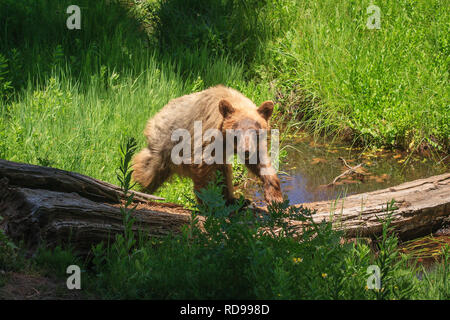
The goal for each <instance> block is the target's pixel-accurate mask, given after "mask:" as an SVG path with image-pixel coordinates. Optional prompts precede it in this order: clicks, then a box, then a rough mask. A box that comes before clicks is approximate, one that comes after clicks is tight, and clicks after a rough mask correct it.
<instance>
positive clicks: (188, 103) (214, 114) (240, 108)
mask: <svg viewBox="0 0 450 320" xmlns="http://www.w3.org/2000/svg"><path fill="white" fill-rule="evenodd" d="M273 108H274V104H273V102H272V101H265V102H263V103H262V104H261V106H260V107H257V106H256V105H255V104H254V103H253V102H252V101H251V100H250V99H249V98H247V97H245V96H244V95H243V94H242V93H240V92H239V91H237V90H235V89H232V88H229V87H225V86H223V85H218V86H215V87H211V88H209V89H206V90H203V91H200V92H196V93H192V94H188V95H184V96H182V97H179V98H175V99H172V100H170V101H169V103H168V104H166V105H165V106H164V107H163V108H162V109H161V110H160V111H159V112H158V113H157V114H156V115H155V116H154V117H152V118H150V119H149V120H148V122H147V125H146V128H145V130H144V135H145V136H146V138H147V147H146V148H144V149H143V150H141V151H140V152H139V153H138V154H137V155H136V156H135V157H134V158H133V163H132V168H133V174H132V177H133V180H134V181H135V182H137V183H139V184H140V185H141V186H142V187H144V189H145V191H147V192H149V193H152V192H154V191H155V190H156V189H158V187H160V186H161V184H162V183H163V182H164V181H166V180H167V179H168V178H169V177H170V176H171V175H172V174H174V173H176V174H178V175H180V176H187V177H189V178H191V179H192V181H193V184H194V190H195V191H197V192H198V191H200V190H201V189H203V188H205V187H206V186H207V184H208V183H209V182H210V181H213V180H215V179H216V174H217V171H219V172H221V173H222V176H223V178H224V179H223V182H224V183H223V184H224V186H223V195H224V197H225V199H226V200H227V202H228V201H230V202H232V201H234V200H235V198H234V194H233V183H232V166H231V164H230V163H228V162H227V161H226V159H225V157H226V156H223V161H216V162H215V163H214V162H213V163H211V161H206V160H207V159H206V158H202V157H200V161H199V160H197V161H195V159H194V161H192V156H190V155H189V153H190V152H189V151H190V150H189V149H185V150H187V152H186V154H187V155H183V156H185V158H184V160H187V161H184V162H181V163H180V162H178V163H175V162H176V161H173V150H174V148H175V147H176V145H177V143H179V141H177V140H176V139H175V140H173V136H172V135H173V134H174V132H175V131H176V130H177V129H184V130H186V131H187V132H188V133H189V136H188V137H187V139H189V138H190V139H191V141H187V142H188V143H189V145H190V148H191V150H192V145H195V143H196V142H195V141H194V140H195V139H194V138H195V134H196V133H195V128H194V127H195V125H196V122H197V123H198V121H200V123H201V134H202V136H203V135H204V134H205V133H206V132H207V131H208V130H209V129H213V130H214V129H215V130H216V132H219V135H216V136H215V137H214V138H215V139H217V143H218V144H219V145H220V144H222V146H223V148H226V147H227V146H226V137H227V130H235V132H241V133H242V132H243V133H244V138H242V139H239V138H238V139H237V140H238V141H237V142H236V141H235V140H236V139H235V138H234V137H233V139H232V141H231V142H230V139H228V140H229V141H228V143H231V145H232V146H231V148H232V152H233V154H238V155H242V154H243V155H244V156H243V157H244V159H243V160H245V165H246V167H247V168H248V170H249V171H250V172H251V173H253V174H254V175H256V176H257V177H259V179H261V181H262V184H263V189H264V198H265V201H266V202H267V203H270V202H272V201H275V202H282V201H283V196H282V193H281V187H280V180H279V178H278V176H277V174H276V172H275V170H274V169H273V168H272V166H271V161H270V157H269V156H268V152H267V144H266V141H265V139H259V143H258V139H257V137H256V139H255V135H245V133H247V132H251V130H254V131H255V132H257V130H269V129H270V126H269V119H270V117H271V115H272V112H273ZM214 138H212V139H211V140H210V141H208V139H206V140H207V141H201V143H202V148H203V149H202V150H204V149H205V148H206V147H207V146H208V145H210V144H211V143H212V141H214V140H215V139H214ZM185 142H186V141H185ZM183 153H184V152H183ZM194 153H195V152H194ZM213 153H214V152H213ZM213 153H212V154H213ZM222 154H223V152H222ZM255 154H256V158H255ZM194 157H195V156H194ZM218 157H219V158H220V157H221V156H220V154H218ZM250 158H251V159H253V160H254V161H248V160H249V159H250ZM255 159H256V161H255ZM241 160H242V159H241ZM197 201H200V199H199V198H198V196H197Z"/></svg>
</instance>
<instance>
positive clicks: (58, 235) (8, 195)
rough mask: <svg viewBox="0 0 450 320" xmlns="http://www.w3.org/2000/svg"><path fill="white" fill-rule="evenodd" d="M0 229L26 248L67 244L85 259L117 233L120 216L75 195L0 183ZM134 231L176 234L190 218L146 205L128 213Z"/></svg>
mask: <svg viewBox="0 0 450 320" xmlns="http://www.w3.org/2000/svg"><path fill="white" fill-rule="evenodd" d="M0 215H1V216H3V220H2V221H0V226H2V228H3V229H4V230H5V232H6V233H7V234H8V235H9V236H10V237H11V238H12V239H14V240H18V241H22V240H23V241H24V243H25V244H26V245H27V247H29V248H30V249H33V248H35V247H36V246H38V245H39V244H41V243H42V241H44V242H45V243H46V245H48V246H50V247H54V246H55V245H57V244H60V243H61V244H62V243H68V242H70V243H71V245H72V246H73V247H74V248H75V249H76V251H77V252H78V253H80V254H86V253H88V252H89V250H90V249H91V246H92V245H95V244H97V243H99V242H101V241H105V242H108V241H110V240H112V239H114V237H115V235H116V234H119V233H123V220H122V218H123V216H122V213H121V212H120V209H119V205H118V204H111V203H106V202H105V203H102V202H96V201H93V200H90V199H87V198H84V197H82V196H81V195H79V194H78V193H76V192H71V193H67V192H57V191H50V190H43V189H29V188H21V187H14V186H8V185H7V180H6V179H2V180H0ZM133 217H134V218H135V219H136V222H135V224H134V231H143V232H144V233H145V234H146V235H149V236H163V235H167V234H169V233H172V232H178V231H179V230H180V228H181V227H182V226H183V225H185V224H186V223H189V221H190V217H191V215H190V213H189V211H188V210H186V209H183V208H182V207H181V206H179V205H175V204H167V203H166V204H163V205H161V204H160V203H157V202H151V201H146V202H145V204H137V210H136V211H135V212H134V213H133Z"/></svg>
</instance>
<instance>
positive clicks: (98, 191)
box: [0, 159, 164, 203]
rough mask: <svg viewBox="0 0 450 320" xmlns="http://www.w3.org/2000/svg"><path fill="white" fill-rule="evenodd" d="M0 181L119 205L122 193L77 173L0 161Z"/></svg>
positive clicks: (149, 197)
mask: <svg viewBox="0 0 450 320" xmlns="http://www.w3.org/2000/svg"><path fill="white" fill-rule="evenodd" d="M0 178H7V179H8V180H9V182H10V185H15V186H20V187H25V188H33V189H38V188H41V189H45V190H53V191H58V192H77V193H78V194H79V195H81V196H83V197H85V198H87V199H92V200H95V201H107V202H111V203H116V202H117V199H118V197H119V198H123V194H122V192H121V190H120V188H119V187H118V186H115V185H113V184H111V183H108V182H105V181H101V180H97V179H94V178H91V177H88V176H85V175H82V174H79V173H76V172H70V171H66V170H60V169H56V168H50V167H42V166H36V165H32V164H25V163H17V162H12V161H7V160H3V159H0ZM134 194H135V197H134V198H135V199H136V201H146V200H164V198H160V197H157V196H153V195H150V194H146V193H142V192H137V191H135V192H134Z"/></svg>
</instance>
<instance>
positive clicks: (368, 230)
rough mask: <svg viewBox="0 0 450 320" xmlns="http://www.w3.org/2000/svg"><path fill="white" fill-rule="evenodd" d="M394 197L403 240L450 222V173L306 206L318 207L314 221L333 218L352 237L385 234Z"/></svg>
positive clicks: (394, 221)
mask: <svg viewBox="0 0 450 320" xmlns="http://www.w3.org/2000/svg"><path fill="white" fill-rule="evenodd" d="M392 199H394V200H395V202H394V205H395V207H397V209H396V210H394V212H393V213H392V225H393V226H395V228H396V231H397V233H398V235H399V236H400V237H401V238H402V239H411V238H414V237H416V236H421V235H425V234H429V233H431V232H433V231H435V230H437V229H439V228H440V227H441V226H442V225H443V224H444V223H448V222H450V173H445V174H441V175H437V176H432V177H428V178H425V179H419V180H414V181H410V182H406V183H403V184H400V185H398V186H395V187H390V188H386V189H382V190H377V191H373V192H367V193H361V194H355V195H351V196H348V197H345V198H342V199H339V200H334V201H319V202H313V203H305V204H303V206H304V207H307V208H310V209H315V210H317V213H316V214H315V215H314V221H316V222H319V221H323V220H325V221H333V223H334V227H335V228H336V229H341V230H345V233H346V235H347V236H349V237H354V236H357V235H360V236H374V235H378V234H380V233H381V230H382V223H381V222H380V219H384V218H386V216H387V214H388V212H387V203H388V202H390V201H391V200H392ZM296 206H299V205H296Z"/></svg>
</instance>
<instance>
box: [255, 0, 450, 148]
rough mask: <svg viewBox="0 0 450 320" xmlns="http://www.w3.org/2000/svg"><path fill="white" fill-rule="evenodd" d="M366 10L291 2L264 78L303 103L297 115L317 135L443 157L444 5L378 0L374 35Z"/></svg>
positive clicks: (449, 115) (348, 4) (448, 114)
mask: <svg viewBox="0 0 450 320" xmlns="http://www.w3.org/2000/svg"><path fill="white" fill-rule="evenodd" d="M370 4H371V1H338V2H336V1H331V0H329V1H327V0H325V1H297V5H296V7H295V14H296V18H297V19H296V22H295V23H294V26H293V27H292V28H291V29H290V30H289V31H288V32H286V33H285V34H283V36H282V37H279V38H277V39H276V40H274V41H272V42H271V43H270V44H269V45H268V48H267V55H268V59H269V60H270V61H272V63H267V64H266V65H265V67H264V68H263V70H262V74H263V76H264V79H266V80H267V81H269V80H270V79H273V78H274V79H275V80H276V81H277V84H278V85H279V86H281V87H282V88H283V89H284V90H287V91H289V90H292V88H294V89H296V90H297V93H298V94H299V95H300V96H305V97H304V98H303V100H302V99H297V101H298V100H300V102H303V104H302V103H300V107H299V108H297V109H296V110H295V112H297V113H304V114H305V115H306V117H305V119H307V121H306V123H304V124H306V125H307V126H309V127H310V128H311V129H313V130H315V131H317V132H325V133H329V134H336V133H339V132H340V131H342V130H343V129H346V128H349V129H350V130H351V131H352V132H353V133H354V137H355V138H356V139H357V140H358V141H359V142H361V143H363V144H366V145H370V144H372V145H377V146H388V147H399V148H404V149H408V148H410V149H411V150H415V149H416V148H417V147H418V146H419V145H420V144H421V143H423V142H425V143H427V144H428V145H429V146H431V147H434V148H436V149H437V150H441V151H445V152H448V147H449V144H448V142H449V141H448V138H449V136H450V127H449V123H450V96H449V93H450V90H449V84H448V79H449V63H450V58H449V57H450V49H449V48H450V47H449V29H450V22H449V21H450V5H449V3H448V1H439V0H433V1H429V0H423V1H409V0H401V1H377V2H376V3H375V4H376V5H377V6H379V7H380V10H381V29H379V30H369V29H368V28H367V27H366V22H367V17H368V15H367V13H366V9H367V7H368V6H369V5H370ZM297 101H296V100H294V105H295V102H297ZM347 130H348V129H347Z"/></svg>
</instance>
